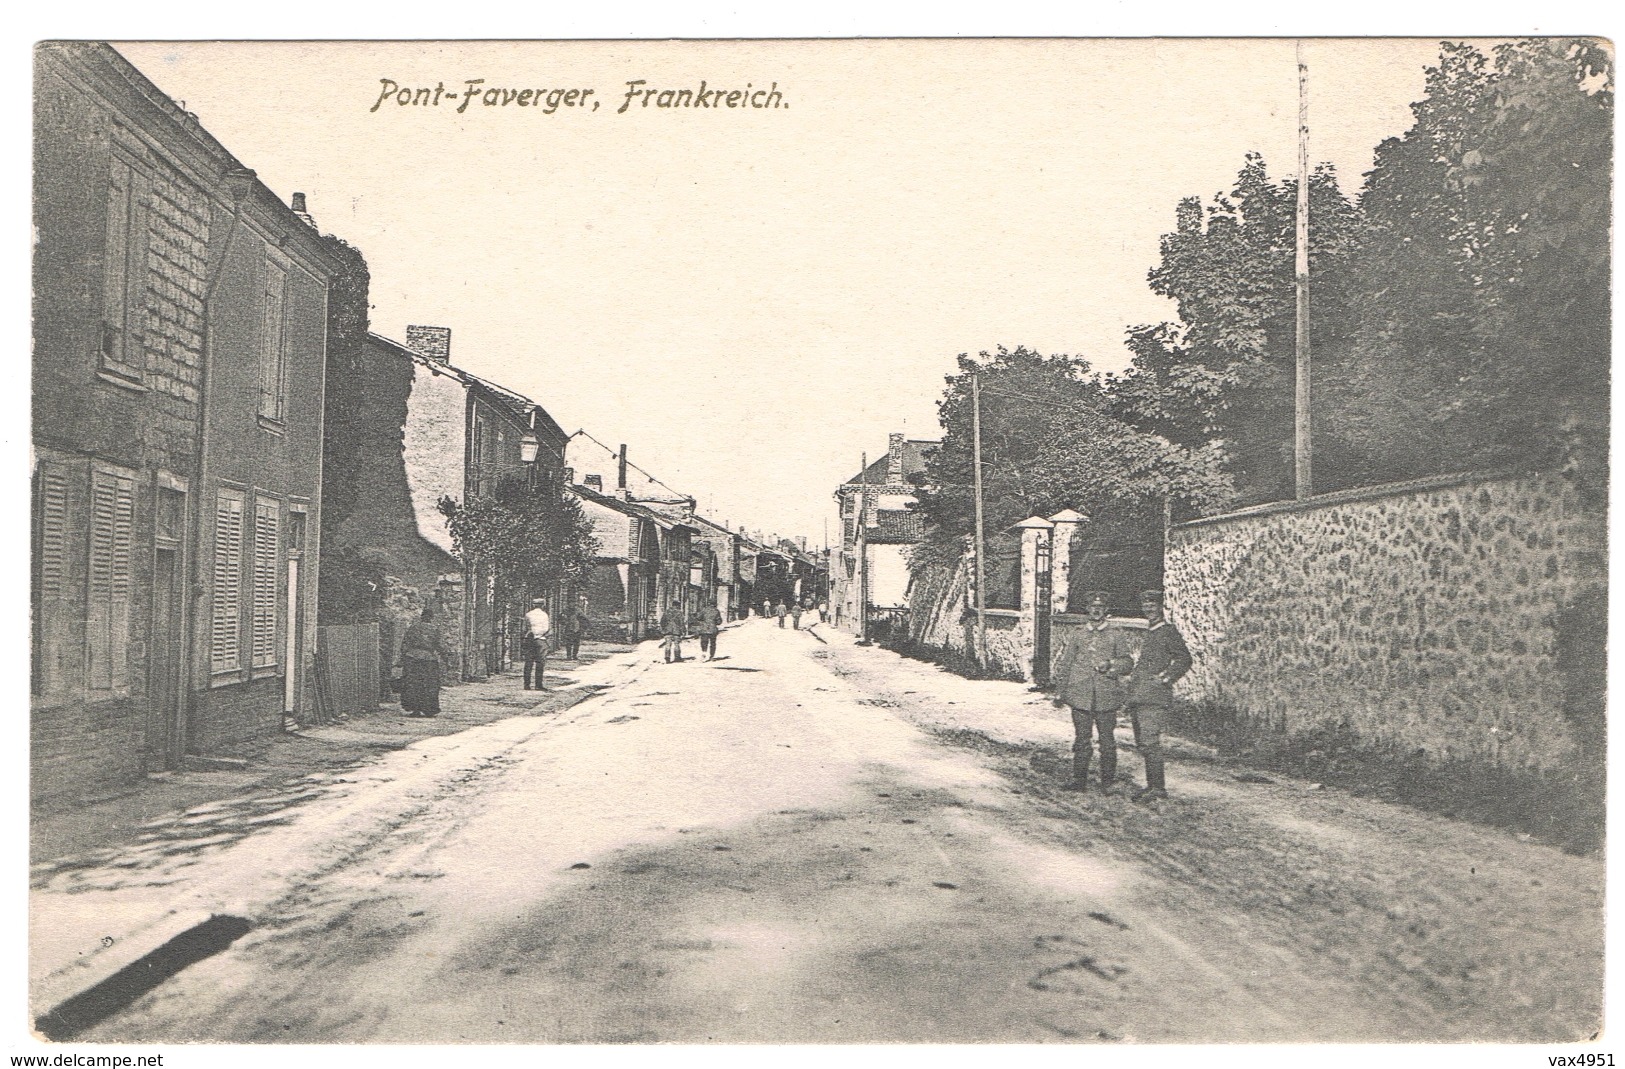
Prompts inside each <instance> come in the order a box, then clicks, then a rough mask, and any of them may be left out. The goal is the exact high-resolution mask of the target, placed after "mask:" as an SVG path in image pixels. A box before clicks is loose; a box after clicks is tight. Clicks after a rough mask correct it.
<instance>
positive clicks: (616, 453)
mask: <svg viewBox="0 0 1625 1069" xmlns="http://www.w3.org/2000/svg"><path fill="white" fill-rule="evenodd" d="M578 438H579V439H582V440H584V441H586V442H590V443H592V444H593V445H595V446H597V447H598V448H599V449H601V450H602V451H603V452H604V453H605V455H606V456H607V457H608V458H609V459H611V460H614V461H615V462H616V463H617V464H618V463H619V462H620V455H621V453H620V450H618V449H611V448H610V447H609V446H607V445H605V444H604V443H603V442H600V441H599V440H598V439H597V438H594V437H593V436H592V435H591V434H588V433H587V431H586V430H584V429H583V430H578V431H576V432H575V433H574V434H572V435H570V438H569V441H571V442H574V441H575V440H576V439H578ZM572 463H574V461H573V460H572ZM576 466H577V467H582V469H583V470H585V468H584V467H583V466H582V465H580V464H576ZM626 468H627V470H628V471H635V472H637V473H638V474H639V475H641V476H643V478H644V480H645V481H647V482H649V483H650V484H651V485H654V486H658V487H659V488H660V489H662V490H664V491H666V492H667V493H668V494H670V495H671V498H670V500H669V501H665V500H664V499H661V498H647V499H646V500H651V501H661V502H662V503H666V504H674V505H675V504H680V503H681V502H684V501H687V500H689V495H687V494H683V493H679V492H678V491H676V490H673V489H672V488H671V487H670V486H668V485H666V484H665V483H663V482H661V481H660V480H659V479H657V478H655V477H654V476H653V475H650V474H649V473H648V472H647V471H645V470H644V469H643V468H640V467H638V466H637V465H636V464H634V463H632V461H630V460H628V461H627V462H626Z"/></svg>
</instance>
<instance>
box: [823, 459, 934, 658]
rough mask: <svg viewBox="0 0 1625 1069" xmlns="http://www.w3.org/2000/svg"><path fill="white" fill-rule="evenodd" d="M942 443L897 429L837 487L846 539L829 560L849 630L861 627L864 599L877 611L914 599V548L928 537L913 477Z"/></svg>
mask: <svg viewBox="0 0 1625 1069" xmlns="http://www.w3.org/2000/svg"><path fill="white" fill-rule="evenodd" d="M937 444H938V443H936V442H934V441H920V440H915V439H910V438H905V437H904V436H903V435H902V434H895V433H894V434H892V435H891V436H890V438H889V440H888V442H887V446H886V455H885V456H883V457H880V458H877V459H876V460H874V461H872V462H871V463H870V464H869V466H868V467H867V468H865V469H864V470H863V471H861V472H859V473H858V474H857V475H854V476H853V477H852V478H851V479H848V480H847V481H846V482H844V483H842V484H841V485H840V487H839V488H837V489H836V491H835V502H836V505H837V508H838V511H839V514H840V521H841V545H840V549H839V551H838V552H836V553H832V554H831V557H832V559H831V560H830V562H829V585H830V605H831V610H832V611H833V612H834V613H835V614H836V618H837V619H838V620H839V622H840V623H841V625H842V626H843V627H845V628H847V629H848V630H851V631H854V632H856V631H857V630H858V628H859V623H860V615H859V605H860V599H862V600H863V601H867V603H868V607H869V609H870V610H871V611H873V610H884V611H898V610H901V609H904V608H906V607H907V605H908V583H909V567H908V550H909V548H910V547H911V546H913V545H915V544H916V543H918V542H920V541H922V540H923V539H924V537H925V529H924V526H923V524H922V522H921V518H920V516H919V514H918V513H916V512H915V511H914V510H913V505H914V503H915V502H916V501H917V500H918V496H917V490H918V487H917V486H916V484H915V483H914V482H913V481H912V480H913V478H914V477H916V476H918V475H920V474H922V473H923V472H924V471H925V453H926V451H927V450H929V449H931V448H932V447H934V446H936V445H937ZM860 523H861V529H860ZM860 590H863V591H866V593H867V597H864V595H863V594H862V593H860Z"/></svg>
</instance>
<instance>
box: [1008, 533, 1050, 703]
mask: <svg viewBox="0 0 1625 1069" xmlns="http://www.w3.org/2000/svg"><path fill="white" fill-rule="evenodd" d="M1054 527H1055V525H1054V524H1052V523H1050V522H1049V521H1048V520H1046V519H1044V517H1042V516H1029V517H1027V518H1026V519H1025V520H1022V521H1021V522H1020V523H1018V524H1016V526H1015V528H1014V529H1015V530H1018V531H1020V532H1021V603H1020V604H1021V608H1020V619H1019V621H1018V622H1017V624H1016V635H1017V642H1018V644H1019V647H1020V650H1021V655H1020V656H1021V676H1022V678H1023V679H1025V680H1027V681H1028V682H1029V683H1030V682H1032V681H1033V680H1034V679H1036V678H1037V676H1038V675H1041V674H1044V673H1045V672H1047V671H1048V668H1049V649H1048V646H1049V614H1050V591H1049V578H1050V567H1051V561H1049V560H1045V561H1044V562H1043V565H1042V567H1043V572H1044V574H1043V576H1042V577H1040V575H1039V568H1040V564H1039V558H1040V557H1041V556H1045V555H1048V554H1049V551H1050V535H1051V534H1052V532H1053V531H1054ZM1040 600H1042V601H1043V602H1044V604H1043V605H1042V606H1040V605H1039V601H1040ZM1040 644H1042V645H1043V646H1044V647H1045V648H1044V650H1043V651H1042V653H1040V652H1039V649H1038V647H1039V645H1040Z"/></svg>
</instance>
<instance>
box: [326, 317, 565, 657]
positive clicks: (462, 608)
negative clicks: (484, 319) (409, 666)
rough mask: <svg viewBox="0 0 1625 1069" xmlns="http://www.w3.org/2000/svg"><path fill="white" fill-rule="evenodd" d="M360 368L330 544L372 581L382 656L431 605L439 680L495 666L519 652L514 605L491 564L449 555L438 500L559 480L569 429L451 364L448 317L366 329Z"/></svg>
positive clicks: (390, 652)
mask: <svg viewBox="0 0 1625 1069" xmlns="http://www.w3.org/2000/svg"><path fill="white" fill-rule="evenodd" d="M360 377H361V384H362V388H361V389H360V391H359V397H360V398H361V400H360V402H359V406H358V408H357V410H356V412H355V413H354V416H353V418H354V419H356V420H358V421H360V423H361V427H360V428H359V433H358V435H357V441H358V451H359V453H360V456H359V458H358V463H357V468H356V486H355V488H354V490H353V492H352V495H351V499H350V501H349V502H348V503H347V504H348V512H347V514H346V515H345V516H344V517H342V518H337V520H336V522H335V523H334V524H332V525H331V527H332V530H333V536H332V542H333V544H332V545H331V546H330V547H329V549H330V555H331V556H333V557H334V559H335V560H342V561H343V562H344V566H345V567H346V568H349V569H354V570H357V571H359V572H360V573H363V574H366V575H369V576H371V577H372V579H371V581H373V582H377V583H378V584H380V586H381V589H380V590H379V591H378V598H377V602H378V603H377V604H376V606H374V607H373V612H375V613H376V615H377V618H378V619H379V622H380V623H381V625H382V634H381V636H380V637H381V641H382V642H383V643H384V646H385V649H384V651H383V655H384V659H385V661H386V663H387V662H392V661H393V659H394V653H395V652H396V647H397V646H398V645H399V641H400V635H401V633H402V632H404V630H405V627H406V625H407V624H409V623H410V622H411V621H412V620H413V619H415V618H416V617H417V616H418V615H419V614H420V613H421V612H422V610H423V609H424V607H426V606H430V607H433V608H434V609H435V610H436V619H437V621H438V622H439V625H440V628H441V633H442V642H441V645H442V649H443V650H444V652H445V664H444V666H443V672H444V677H445V679H446V681H447V682H455V681H457V680H460V679H465V678H468V679H473V678H482V677H484V676H486V675H489V674H490V673H492V672H499V671H501V670H502V669H503V668H505V667H506V666H507V665H508V663H509V662H510V661H511V660H512V658H513V657H514V656H515V648H516V644H517V642H518V634H519V631H518V628H519V624H518V621H517V620H516V619H515V618H514V615H513V610H514V608H515V607H514V606H505V605H502V604H500V603H499V599H498V597H497V595H496V583H495V579H494V577H493V576H491V575H488V574H485V573H484V572H483V571H475V570H470V569H465V568H464V567H463V565H462V564H460V563H459V562H458V560H457V558H456V557H455V556H453V553H452V539H451V533H450V531H449V530H448V528H447V526H446V517H445V515H444V514H442V513H441V511H440V507H439V506H440V501H441V499H442V498H448V497H449V498H452V499H454V500H456V501H460V502H461V501H469V500H473V499H476V498H483V497H489V496H490V495H491V494H492V493H494V492H495V490H496V487H497V485H498V484H499V483H500V482H502V480H504V479H532V478H534V479H535V480H536V485H537V486H538V487H548V486H557V485H558V480H559V479H560V478H561V477H562V468H563V461H564V445H565V434H564V432H563V431H562V430H561V429H560V428H559V426H558V424H557V423H555V422H554V421H553V419H552V417H550V416H549V415H548V414H547V412H546V411H545V410H544V409H543V408H542V407H541V406H540V405H537V404H536V403H535V402H533V401H531V400H530V399H528V398H526V397H523V396H521V395H519V394H517V393H514V392H513V391H511V390H508V389H505V388H503V387H501V386H498V385H496V384H495V383H492V382H488V381H487V380H485V379H482V378H480V377H479V376H477V375H474V374H472V373H471V372H468V371H466V370H464V369H462V368H459V367H457V366H456V365H454V364H452V362H451V331H450V330H449V329H447V328H444V327H426V326H411V327H408V328H407V343H406V344H405V345H402V344H401V343H399V342H396V341H392V340H390V339H388V338H385V337H382V336H380V335H377V334H373V335H369V336H368V338H367V340H366V342H365V344H364V345H363V346H362V367H361V370H360ZM527 434H529V435H534V436H535V438H536V439H537V443H538V448H537V453H536V459H535V461H534V465H535V470H534V472H532V471H531V470H530V467H529V466H528V465H527V464H526V463H525V461H524V458H523V456H522V455H521V454H522V444H521V443H522V441H523V439H524V438H525V436H526V435H527ZM331 622H335V623H336V622H340V621H338V620H336V619H335V620H332V621H331Z"/></svg>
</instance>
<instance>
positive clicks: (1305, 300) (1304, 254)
mask: <svg viewBox="0 0 1625 1069" xmlns="http://www.w3.org/2000/svg"><path fill="white" fill-rule="evenodd" d="M1297 55H1298V227H1297V230H1298V235H1297V236H1298V250H1297V263H1296V269H1297V271H1296V273H1297V277H1298V330H1297V355H1298V389H1297V399H1296V404H1295V409H1296V417H1297V418H1296V419H1295V420H1294V423H1295V425H1296V431H1295V435H1294V441H1293V455H1294V457H1295V459H1296V461H1297V471H1296V479H1295V480H1294V482H1295V486H1296V491H1297V497H1298V499H1299V500H1302V499H1303V498H1306V497H1312V496H1313V495H1314V492H1315V481H1314V457H1313V444H1312V442H1311V439H1310V418H1309V416H1310V409H1309V68H1308V67H1307V66H1306V65H1305V64H1304V62H1303V42H1302V41H1301V40H1300V41H1299V42H1298V48H1297Z"/></svg>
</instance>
